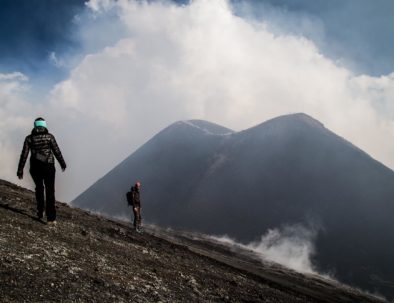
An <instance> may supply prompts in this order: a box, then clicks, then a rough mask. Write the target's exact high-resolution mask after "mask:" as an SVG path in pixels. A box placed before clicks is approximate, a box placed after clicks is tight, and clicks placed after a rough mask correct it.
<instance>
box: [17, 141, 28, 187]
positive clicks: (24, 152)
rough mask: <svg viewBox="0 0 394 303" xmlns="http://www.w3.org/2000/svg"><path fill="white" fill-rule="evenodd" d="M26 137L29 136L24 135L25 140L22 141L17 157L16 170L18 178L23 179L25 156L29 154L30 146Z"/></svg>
mask: <svg viewBox="0 0 394 303" xmlns="http://www.w3.org/2000/svg"><path fill="white" fill-rule="evenodd" d="M28 138H29V137H26V139H25V142H24V143H23V148H22V152H21V156H20V158H19V164H18V171H17V173H16V175H17V176H18V178H19V179H23V168H24V167H25V164H26V160H27V157H28V156H29V150H30V146H29V139H28Z"/></svg>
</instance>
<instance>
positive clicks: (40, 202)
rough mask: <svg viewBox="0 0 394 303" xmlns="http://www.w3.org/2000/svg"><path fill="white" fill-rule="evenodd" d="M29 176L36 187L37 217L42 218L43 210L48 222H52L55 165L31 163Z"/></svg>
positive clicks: (53, 213)
mask: <svg viewBox="0 0 394 303" xmlns="http://www.w3.org/2000/svg"><path fill="white" fill-rule="evenodd" d="M30 174H31V176H32V178H33V181H34V183H35V185H36V201H37V214H38V216H42V214H43V212H44V208H45V212H46V215H47V219H48V221H54V220H55V219H56V208H55V165H53V164H47V163H31V166H30ZM44 193H45V196H44ZM45 200H46V201H45ZM45 202H46V203H45Z"/></svg>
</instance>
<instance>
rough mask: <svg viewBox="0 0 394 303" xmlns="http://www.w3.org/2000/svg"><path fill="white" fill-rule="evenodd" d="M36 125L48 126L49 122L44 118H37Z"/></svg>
mask: <svg viewBox="0 0 394 303" xmlns="http://www.w3.org/2000/svg"><path fill="white" fill-rule="evenodd" d="M34 127H45V128H46V127H47V123H46V121H45V119H44V118H41V117H39V118H37V119H36V120H34Z"/></svg>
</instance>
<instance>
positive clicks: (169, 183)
mask: <svg viewBox="0 0 394 303" xmlns="http://www.w3.org/2000/svg"><path fill="white" fill-rule="evenodd" d="M202 123H203V122H202ZM137 179H138V180H140V181H141V182H142V184H143V187H142V197H143V209H144V214H143V216H144V220H146V221H148V222H152V223H156V224H158V225H160V226H163V227H165V226H169V227H173V228H177V229H186V230H194V231H199V232H203V233H206V234H212V235H224V234H226V235H229V236H230V237H232V238H234V239H236V240H237V241H239V242H241V243H249V242H252V241H257V240H259V239H260V238H261V236H262V235H264V234H265V233H267V232H268V231H269V230H272V229H281V228H282V227H283V226H287V225H290V226H291V225H302V226H306V227H308V226H310V225H311V222H310V221H311V220H312V225H313V224H315V225H317V226H319V228H318V230H317V236H316V238H315V239H314V242H313V243H312V244H313V245H314V246H315V248H316V249H315V255H314V256H313V261H314V262H315V263H316V264H315V265H316V266H317V268H318V270H320V271H321V272H330V271H332V270H335V272H336V274H337V276H336V277H337V278H338V279H339V280H340V281H343V282H345V283H348V284H352V285H356V286H359V287H361V288H363V289H368V290H370V291H371V292H374V291H380V292H382V293H384V294H385V295H387V296H388V297H391V298H394V289H392V288H391V286H390V285H388V284H387V283H383V282H379V281H394V264H393V266H389V265H390V264H392V262H393V260H392V259H390V258H389V257H388V256H389V255H390V254H394V244H391V242H390V241H391V239H392V238H394V222H393V220H392V218H391V216H390V214H392V213H394V205H393V203H392V201H394V172H393V171H392V170H390V169H389V168H387V167H385V166H384V165H383V164H381V163H380V162H378V161H376V160H374V159H373V158H371V157H370V156H369V155H368V154H366V153H365V152H363V151H361V150H360V149H359V148H357V147H355V146H354V145H353V144H351V143H349V142H348V141H346V140H345V139H343V138H342V137H340V136H338V135H336V134H335V133H333V132H332V131H330V130H329V129H327V128H325V127H324V125H323V124H321V123H319V122H317V120H315V119H313V118H311V117H309V116H307V115H305V114H293V115H287V116H282V117H278V118H275V119H271V120H269V121H266V122H265V123H262V124H259V125H257V126H255V127H252V128H250V129H248V130H245V131H241V132H235V133H232V134H230V135H226V136H217V135H210V134H209V133H206V132H204V130H201V129H199V128H195V127H193V126H190V125H186V124H184V123H181V124H176V125H174V124H173V125H172V127H170V128H166V129H165V130H163V131H162V132H160V133H158V134H157V135H156V136H154V137H153V138H152V139H151V140H150V141H148V143H147V144H145V145H143V146H142V147H141V148H140V149H138V150H137V151H136V152H135V153H133V154H132V155H130V156H129V157H128V158H127V159H126V160H124V161H123V162H121V163H120V164H119V165H118V166H117V167H115V168H114V169H113V170H111V171H110V172H109V173H108V174H107V175H106V176H105V177H104V178H102V179H100V181H99V182H98V183H95V184H93V185H92V186H91V187H90V188H89V189H88V190H87V191H85V192H84V193H82V194H81V196H79V197H77V198H76V199H75V200H74V201H73V204H75V205H77V206H79V207H82V208H87V209H92V210H97V211H100V212H103V213H107V214H108V215H112V216H117V215H122V214H125V213H126V212H127V206H126V204H125V202H124V192H125V191H126V190H127V189H128V188H129V187H130V185H131V184H133V182H135V180H137ZM360 251H362V252H363V253H362V254H361V253H359V252H360ZM382 252H385V253H382ZM350 260H351V261H350ZM366 264H367V265H366ZM373 277H378V278H373Z"/></svg>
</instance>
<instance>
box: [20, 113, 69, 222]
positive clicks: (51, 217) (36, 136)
mask: <svg viewBox="0 0 394 303" xmlns="http://www.w3.org/2000/svg"><path fill="white" fill-rule="evenodd" d="M29 151H30V152H31V156H30V175H31V176H32V178H33V181H34V183H35V185H36V201H37V217H38V218H39V219H42V218H43V216H44V208H45V213H46V216H47V222H48V224H55V223H56V208H55V159H54V156H55V157H56V159H57V160H58V161H59V163H60V166H61V168H62V170H63V171H64V170H65V169H66V162H65V161H64V159H63V156H62V153H61V152H60V149H59V147H58V145H57V143H56V140H55V137H54V136H53V135H52V134H50V133H49V132H48V129H47V124H46V122H45V120H44V119H43V118H37V119H36V120H35V121H34V128H33V130H32V132H31V134H30V135H28V136H27V137H26V139H25V142H24V144H23V149H22V153H21V156H20V159H19V165H18V172H17V176H18V178H19V179H23V168H24V166H25V163H26V160H27V157H28V155H29ZM44 189H45V197H44ZM45 200H46V201H45ZM45 202H46V203H45Z"/></svg>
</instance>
